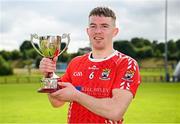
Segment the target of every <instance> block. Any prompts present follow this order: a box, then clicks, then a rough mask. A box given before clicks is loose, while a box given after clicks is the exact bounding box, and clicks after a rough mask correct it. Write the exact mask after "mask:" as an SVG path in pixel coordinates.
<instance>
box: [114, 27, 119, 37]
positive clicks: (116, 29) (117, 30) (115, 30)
mask: <svg viewBox="0 0 180 124" xmlns="http://www.w3.org/2000/svg"><path fill="white" fill-rule="evenodd" d="M118 33H119V28H115V29H114V32H113V36H114V37H115V36H116V35H117V34H118Z"/></svg>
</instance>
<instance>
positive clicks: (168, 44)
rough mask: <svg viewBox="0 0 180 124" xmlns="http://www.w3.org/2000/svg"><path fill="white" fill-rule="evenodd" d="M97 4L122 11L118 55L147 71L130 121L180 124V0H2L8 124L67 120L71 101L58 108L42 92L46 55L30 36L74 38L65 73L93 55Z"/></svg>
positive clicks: (0, 105) (1, 88)
mask: <svg viewBox="0 0 180 124" xmlns="http://www.w3.org/2000/svg"><path fill="white" fill-rule="evenodd" d="M97 6H108V7H110V8H112V9H113V10H114V11H115V13H116V16H117V26H118V27H119V28H120V32H119V34H118V35H117V36H116V37H115V38H114V49H116V50H118V51H120V52H122V53H125V54H127V55H129V56H131V57H133V58H134V59H136V60H137V61H138V63H139V66H140V73H141V77H142V84H141V85H140V87H139V89H138V92H137V95H136V97H135V99H134V100H133V102H132V104H131V105H130V107H129V109H128V111H127V113H126V114H125V123H180V103H179V102H178V100H180V61H179V60H180V21H179V20H180V8H179V6H180V0H111V1H109V0H101V1H99V0H26V1H23V0H0V123H45V122H46V123H66V122H67V121H66V118H67V108H68V103H67V104H66V105H65V106H64V107H62V108H58V109H54V108H52V107H51V105H50V103H49V102H48V99H47V96H46V94H39V93H37V89H38V88H39V87H40V79H41V78H42V74H41V73H40V72H39V70H38V67H39V62H40V60H41V58H42V57H41V56H40V55H38V53H37V52H36V51H35V50H34V48H33V47H32V45H31V43H30V35H31V34H34V33H36V34H38V35H61V34H63V33H70V37H71V42H70V44H69V47H68V49H67V51H66V52H64V53H63V54H62V55H61V56H59V58H58V63H57V72H56V73H57V74H58V75H62V74H63V73H64V71H65V69H66V67H67V65H68V63H69V61H71V59H72V58H74V57H76V56H78V55H82V54H84V53H87V52H89V51H90V50H91V48H90V44H89V40H88V36H87V34H86V28H87V26H88V14H89V12H90V11H91V10H92V9H93V8H94V7H97ZM64 46H65V43H63V44H62V46H61V47H62V48H64Z"/></svg>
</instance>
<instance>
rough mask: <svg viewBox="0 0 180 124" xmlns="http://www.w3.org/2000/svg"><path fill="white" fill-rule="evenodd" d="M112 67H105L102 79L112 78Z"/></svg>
mask: <svg viewBox="0 0 180 124" xmlns="http://www.w3.org/2000/svg"><path fill="white" fill-rule="evenodd" d="M110 71H111V70H110V69H107V68H106V69H103V72H102V73H101V77H100V79H101V80H109V79H110V78H109V74H110Z"/></svg>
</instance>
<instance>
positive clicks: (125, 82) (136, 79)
mask: <svg viewBox="0 0 180 124" xmlns="http://www.w3.org/2000/svg"><path fill="white" fill-rule="evenodd" d="M140 80H141V78H140V73H139V67H138V64H137V62H136V61H135V60H134V59H132V58H130V57H128V58H125V59H123V60H122V61H120V62H119V64H118V68H117V75H116V78H115V81H114V82H115V83H114V85H113V88H119V89H123V90H128V91H130V92H131V93H132V94H133V97H135V94H136V91H137V88H138V86H139V84H140V82H141V81H140Z"/></svg>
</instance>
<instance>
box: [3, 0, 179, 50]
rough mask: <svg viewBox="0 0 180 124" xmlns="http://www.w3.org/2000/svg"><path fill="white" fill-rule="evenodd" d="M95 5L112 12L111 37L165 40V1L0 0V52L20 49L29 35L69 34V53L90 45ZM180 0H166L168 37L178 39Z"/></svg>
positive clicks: (117, 38)
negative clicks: (115, 28) (114, 33)
mask: <svg viewBox="0 0 180 124" xmlns="http://www.w3.org/2000/svg"><path fill="white" fill-rule="evenodd" d="M97 6H107V7H110V8H111V9H112V10H114V11H115V13H116V16H117V26H118V27H119V29H120V32H119V34H118V35H117V36H116V37H115V38H114V40H131V39H132V38H134V37H143V38H146V39H149V40H151V41H153V40H157V41H159V42H164V41H165V40H164V29H165V26H164V25H165V0H0V51H1V50H8V51H11V50H14V49H17V50H18V49H19V46H20V45H21V44H22V43H23V41H25V40H30V34H34V33H36V34H38V35H39V36H41V35H62V34H63V33H70V37H71V41H70V45H69V47H68V52H69V53H72V52H76V51H77V50H78V48H80V47H86V46H89V39H88V35H87V33H86V28H87V26H88V15H89V12H90V11H91V10H92V9H93V8H95V7H97ZM179 6H180V0H168V20H167V21H168V40H170V39H173V40H177V39H180V7H179Z"/></svg>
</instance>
